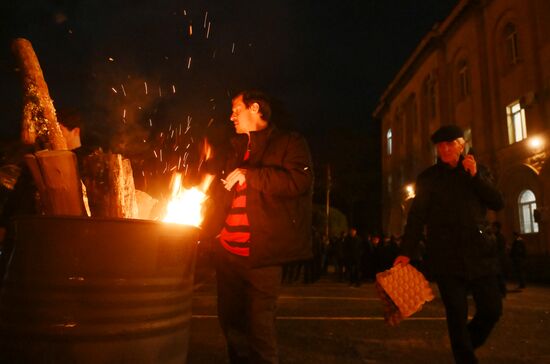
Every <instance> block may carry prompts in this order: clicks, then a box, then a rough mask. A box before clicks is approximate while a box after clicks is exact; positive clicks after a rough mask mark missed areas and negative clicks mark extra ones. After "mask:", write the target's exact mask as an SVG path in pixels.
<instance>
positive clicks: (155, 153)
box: [153, 150, 158, 158]
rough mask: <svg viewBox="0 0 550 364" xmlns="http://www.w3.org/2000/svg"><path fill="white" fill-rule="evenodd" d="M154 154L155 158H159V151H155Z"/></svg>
mask: <svg viewBox="0 0 550 364" xmlns="http://www.w3.org/2000/svg"><path fill="white" fill-rule="evenodd" d="M153 154H154V155H155V158H158V155H157V151H156V150H153Z"/></svg>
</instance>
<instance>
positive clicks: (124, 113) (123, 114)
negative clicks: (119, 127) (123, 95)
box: [122, 109, 126, 119]
mask: <svg viewBox="0 0 550 364" xmlns="http://www.w3.org/2000/svg"><path fill="white" fill-rule="evenodd" d="M122 118H123V119H124V118H126V109H124V110H123V111H122Z"/></svg>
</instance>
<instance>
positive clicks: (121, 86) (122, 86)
mask: <svg viewBox="0 0 550 364" xmlns="http://www.w3.org/2000/svg"><path fill="white" fill-rule="evenodd" d="M120 88H122V93H123V94H124V96H126V90H125V89H124V85H122V84H121V85H120Z"/></svg>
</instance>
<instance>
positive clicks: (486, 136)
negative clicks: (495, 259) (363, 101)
mask: <svg viewBox="0 0 550 364" xmlns="http://www.w3.org/2000/svg"><path fill="white" fill-rule="evenodd" d="M373 116H374V118H375V119H376V120H378V121H379V122H380V123H381V131H382V132H381V134H382V135H381V138H382V144H381V145H382V148H383V150H382V178H383V183H382V186H383V191H382V196H383V197H382V222H383V226H384V229H385V232H386V233H389V234H394V235H400V234H402V231H403V227H404V224H405V220H406V216H407V212H408V208H409V206H410V203H411V201H412V198H413V197H414V182H415V179H416V177H417V175H418V174H419V173H420V172H421V171H422V170H423V169H425V168H426V167H428V166H429V165H431V164H433V163H434V162H435V161H436V154H435V149H434V147H433V146H432V145H431V143H430V135H431V134H432V133H433V132H434V131H435V130H436V129H437V128H439V127H440V126H441V125H446V124H457V125H459V126H461V127H462V128H463V129H464V130H465V134H466V139H467V142H468V147H471V148H472V150H471V152H472V153H473V154H474V155H475V157H476V160H478V161H479V162H480V163H483V164H485V165H487V166H489V168H491V170H492V171H493V174H494V175H495V178H496V181H497V184H498V186H499V187H500V189H501V191H502V192H503V194H504V196H505V200H506V207H505V209H504V210H503V211H501V212H499V213H498V214H497V215H495V216H492V219H497V220H499V221H500V222H501V223H502V226H503V232H504V234H505V235H506V236H507V237H508V239H509V240H510V239H511V236H512V232H513V231H518V232H520V233H521V234H523V237H524V239H525V240H526V242H527V244H528V249H529V251H530V253H533V254H542V255H548V254H549V252H550V165H549V164H547V163H546V161H547V160H548V157H549V152H550V1H548V0H461V1H459V2H458V3H457V5H456V6H455V8H454V9H453V10H452V12H451V14H449V15H448V16H447V18H446V19H445V20H444V21H443V22H442V23H440V24H436V25H435V26H434V27H433V28H432V30H431V31H430V32H429V33H428V34H426V36H425V37H424V38H423V39H422V40H421V42H420V43H419V44H418V46H417V47H416V49H415V51H414V52H413V54H412V55H411V56H410V57H409V59H408V60H407V61H406V63H405V64H404V65H403V66H402V68H401V69H400V71H399V72H398V74H397V75H396V76H395V78H394V79H393V81H392V82H391V83H390V84H389V85H388V87H387V88H386V90H385V92H384V93H383V95H382V96H381V98H380V101H379V104H378V106H377V108H376V110H375V111H374V113H373Z"/></svg>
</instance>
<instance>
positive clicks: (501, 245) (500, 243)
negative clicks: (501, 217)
mask: <svg viewBox="0 0 550 364" xmlns="http://www.w3.org/2000/svg"><path fill="white" fill-rule="evenodd" d="M492 226H493V234H495V239H496V243H497V254H498V265H499V267H498V268H499V272H498V284H499V287H500V293H501V294H502V297H506V293H507V290H506V274H505V272H506V238H505V237H504V234H503V233H502V232H501V231H500V229H501V224H500V222H499V221H494V222H493V224H492Z"/></svg>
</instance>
